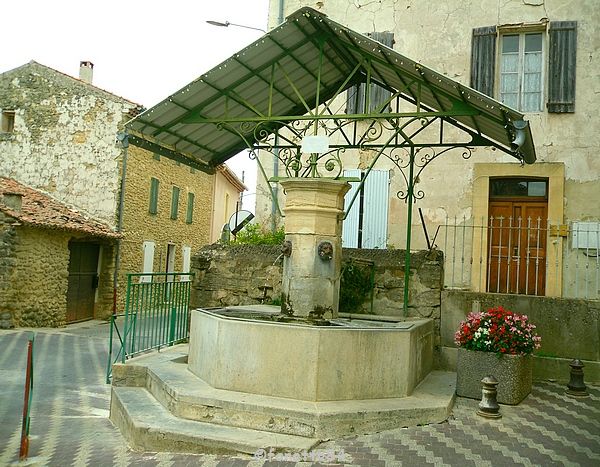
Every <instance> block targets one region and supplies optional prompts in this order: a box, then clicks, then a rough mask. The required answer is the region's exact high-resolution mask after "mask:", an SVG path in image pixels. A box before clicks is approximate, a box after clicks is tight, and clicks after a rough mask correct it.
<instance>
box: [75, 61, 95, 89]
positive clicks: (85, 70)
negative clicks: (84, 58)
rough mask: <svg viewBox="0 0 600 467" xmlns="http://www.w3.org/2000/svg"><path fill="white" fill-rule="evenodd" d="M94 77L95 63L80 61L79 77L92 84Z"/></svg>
mask: <svg viewBox="0 0 600 467" xmlns="http://www.w3.org/2000/svg"><path fill="white" fill-rule="evenodd" d="M93 77H94V64H93V63H92V62H79V79H80V80H81V81H85V82H86V83H88V84H92V79H93Z"/></svg>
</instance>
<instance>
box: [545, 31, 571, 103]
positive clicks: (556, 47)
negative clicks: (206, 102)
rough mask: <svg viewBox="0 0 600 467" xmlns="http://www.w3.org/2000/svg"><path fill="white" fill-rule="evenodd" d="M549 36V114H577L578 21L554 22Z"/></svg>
mask: <svg viewBox="0 0 600 467" xmlns="http://www.w3.org/2000/svg"><path fill="white" fill-rule="evenodd" d="M548 34H549V42H550V44H549V49H550V51H549V57H548V60H549V63H548V65H549V67H548V68H549V76H548V103H547V108H548V112H575V66H576V58H577V21H553V22H551V23H550V27H549V29H548Z"/></svg>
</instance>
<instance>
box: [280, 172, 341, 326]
mask: <svg viewBox="0 0 600 467" xmlns="http://www.w3.org/2000/svg"><path fill="white" fill-rule="evenodd" d="M280 183H281V186H282V188H283V190H284V191H285V193H286V204H285V209H284V212H285V240H286V245H287V248H285V249H284V250H286V251H285V253H284V260H283V278H282V304H281V311H282V312H283V313H285V314H288V315H293V316H296V317H301V318H310V319H316V320H318V319H330V318H337V315H338V301H339V291H340V271H341V263H342V221H343V214H344V195H345V194H346V192H347V191H348V190H349V189H350V184H349V183H348V182H346V181H341V180H332V179H326V178H294V179H285V180H281V181H280Z"/></svg>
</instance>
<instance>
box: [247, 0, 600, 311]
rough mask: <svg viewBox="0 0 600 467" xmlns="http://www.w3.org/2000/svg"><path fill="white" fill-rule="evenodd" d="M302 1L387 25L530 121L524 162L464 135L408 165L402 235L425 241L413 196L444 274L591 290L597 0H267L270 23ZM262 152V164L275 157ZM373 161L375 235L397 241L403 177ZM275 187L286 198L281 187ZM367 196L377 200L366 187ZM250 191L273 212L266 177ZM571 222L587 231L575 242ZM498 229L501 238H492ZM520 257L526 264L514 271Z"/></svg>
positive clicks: (596, 192)
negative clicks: (376, 175)
mask: <svg viewBox="0 0 600 467" xmlns="http://www.w3.org/2000/svg"><path fill="white" fill-rule="evenodd" d="M304 6H309V7H312V8H315V9H317V10H319V11H320V12H322V13H324V14H326V15H328V16H329V17H330V18H331V19H333V20H334V21H337V22H339V23H341V24H344V25H346V26H348V27H349V28H351V29H353V30H354V31H358V32H362V33H369V34H370V35H371V36H372V37H376V36H377V37H383V36H385V37H387V38H388V39H390V40H389V41H388V43H387V44H385V45H388V46H390V47H392V48H393V49H394V50H396V51H398V52H399V53H401V54H403V55H405V56H406V57H409V58H410V59H412V60H414V61H416V62H419V63H422V64H424V65H426V66H428V67H430V68H432V69H434V70H436V71H438V72H440V73H442V74H445V75H447V76H449V77H450V78H452V79H454V80H457V81H458V82H460V83H462V84H464V85H466V86H471V87H474V88H476V89H477V90H479V91H480V92H483V93H485V94H488V95H490V96H491V97H494V98H495V99H497V100H500V101H504V102H506V104H507V105H509V106H511V107H514V108H515V109H516V110H519V111H521V112H523V113H524V115H525V119H526V120H528V121H529V123H530V125H531V129H532V133H533V140H534V143H535V149H536V155H537V162H536V163H535V164H533V165H526V166H521V165H520V164H519V163H518V162H515V159H513V158H511V157H509V156H508V155H505V154H503V153H501V152H500V151H494V150H492V149H491V148H475V149H474V150H473V151H472V155H471V157H470V159H468V160H464V159H463V157H461V154H455V155H454V156H452V155H451V154H450V153H449V154H448V155H444V156H442V157H440V158H439V159H438V160H435V161H434V162H432V163H431V164H430V165H428V166H427V167H426V168H425V170H424V171H423V173H422V174H421V176H420V177H419V182H418V189H419V190H422V192H423V193H424V197H423V199H419V200H417V203H416V205H415V208H414V211H415V215H413V217H412V224H413V225H412V226H411V229H412V244H411V247H412V249H421V248H426V246H427V245H426V238H425V235H424V234H423V226H422V225H421V219H420V217H419V216H418V215H417V214H416V211H417V208H421V210H422V214H423V221H424V224H425V225H426V227H427V229H428V231H429V236H430V238H431V237H433V235H434V233H435V232H436V229H438V228H439V235H438V237H437V239H436V244H437V246H438V248H440V249H444V250H446V252H447V254H446V265H445V274H446V280H445V284H446V286H447V287H449V288H453V287H455V288H469V289H471V290H474V291H481V292H485V291H492V292H511V293H513V292H516V293H519V294H535V295H546V296H558V297H560V296H565V297H579V298H591V299H597V298H599V297H600V291H599V290H598V286H597V284H598V278H599V277H600V269H599V268H598V265H597V262H595V260H594V258H595V257H594V255H596V254H597V252H598V248H599V247H600V240H599V237H600V203H597V202H591V200H597V199H599V198H600V162H599V159H598V157H596V152H597V151H598V147H600V132H598V125H595V124H594V123H593V122H595V117H594V112H595V108H596V106H595V102H596V101H597V99H596V93H597V89H598V86H599V83H600V76H599V75H598V73H597V72H596V70H598V69H599V66H598V59H599V57H598V53H597V51H598V48H599V47H600V34H599V33H598V28H597V27H596V24H597V23H598V21H599V20H600V9H598V8H597V6H596V5H595V4H594V2H588V1H586V0H575V1H561V0H556V1H551V2H548V1H531V2H522V1H517V0H509V1H507V2H492V1H483V2H482V1H479V0H478V1H474V0H466V1H463V0H454V1H446V2H414V1H411V0H401V1H391V0H381V1H376V2H372V1H349V0H326V1H322V2H306V1H302V0H272V1H271V3H270V15H269V26H270V27H271V28H273V27H275V26H277V25H278V24H279V23H281V22H282V21H283V20H284V19H285V17H286V16H288V15H289V14H291V13H292V12H294V11H296V10H297V9H299V8H301V7H304ZM373 33H381V34H379V35H377V34H375V35H374V34H373ZM351 90H352V88H351V89H350V90H349V91H348V92H350V91H351ZM344 99H345V98H341V99H340V102H339V103H338V105H337V106H334V107H335V108H339V109H340V112H344V111H345V110H344V109H346V110H347V108H348V102H347V101H345V100H344ZM404 111H407V108H406V107H405V108H404ZM365 125H366V123H365ZM344 157H345V160H346V161H347V166H346V168H347V169H353V170H357V169H358V170H363V171H364V170H365V169H366V167H367V166H368V164H369V162H370V161H371V158H372V155H370V154H369V153H368V151H358V150H354V151H346V154H345V155H344ZM262 160H263V167H264V168H265V171H266V172H267V175H268V176H272V175H273V174H274V169H273V161H272V157H270V156H269V157H264V156H262ZM375 168H376V169H377V170H378V171H380V172H382V173H384V175H385V177H384V178H385V181H384V182H381V183H382V184H383V183H386V184H388V186H386V190H385V191H386V193H387V194H386V197H387V202H388V204H387V209H385V212H383V213H382V214H381V215H380V216H379V219H378V220H377V222H379V223H381V224H382V225H383V230H384V231H385V232H386V235H385V236H384V238H383V240H382V242H381V245H378V247H383V248H385V247H396V248H404V246H405V245H406V237H407V228H406V219H407V215H406V203H405V202H404V200H401V199H399V198H398V197H397V196H396V193H398V192H399V191H403V190H404V191H405V190H406V188H405V185H404V177H403V176H402V173H400V171H399V169H398V167H395V166H394V165H393V164H392V163H391V162H390V161H380V162H379V163H378V165H377V166H376V167H375ZM280 173H283V170H282V169H281V170H280ZM511 184H512V185H514V186H513V187H512V188H511V186H510V185H511ZM538 184H539V187H538ZM538 188H539V191H536V190H537V189H538ZM505 189H506V190H509V191H510V190H511V189H514V190H524V191H523V192H520V191H519V192H510V193H509V191H507V192H502V190H505ZM528 190H529V191H528ZM509 194H511V195H514V196H508V195H509ZM278 196H279V198H280V201H279V204H280V205H284V200H283V198H284V195H283V193H282V191H281V190H279V193H278ZM369 202H376V203H378V202H379V201H378V200H375V201H370V200H368V199H365V203H369ZM256 203H257V205H256V217H257V221H258V222H260V223H262V224H264V225H270V224H271V220H272V218H273V217H277V214H276V212H275V211H274V210H273V204H272V202H271V199H270V195H269V192H268V190H267V189H266V183H265V182H264V180H259V181H258V186H257V202H256ZM538 219H539V223H538ZM530 220H531V223H530V224H529V222H530ZM500 222H503V223H504V224H503V225H502V226H501V225H500V224H499V223H500ZM507 225H509V227H508V229H509V230H506V229H507ZM501 229H504V230H501ZM581 229H583V230H581ZM500 232H502V233H501V234H500ZM516 232H526V234H523V235H522V236H519V235H518V234H517V233H516ZM578 232H579V238H583V239H584V240H585V241H583V242H580V243H576V240H575V237H577V235H578ZM582 232H583V235H582ZM538 235H539V238H537V237H538ZM500 236H502V238H503V239H504V240H503V241H504V243H503V244H498V241H499V240H495V238H499V237H500ZM528 236H529V239H527V237H528ZM507 237H511V240H507ZM509 241H510V242H511V243H510V244H508V243H507V242H509ZM521 241H523V242H526V243H527V244H526V245H525V244H523V245H521V244H520V243H519V242H521ZM453 242H454V243H453ZM490 247H491V250H490ZM453 249H454V250H455V254H453V252H452V251H451V250H453ZM508 250H510V251H508ZM490 251H492V252H490ZM494 251H497V253H493V252H494ZM532 255H534V256H535V261H534V260H531V259H530V256H532ZM498 257H500V259H498ZM517 263H518V264H521V265H522V266H523V267H522V268H521V270H520V271H516V270H515V266H514V264H517ZM471 265H474V266H473V267H472V266H471ZM528 265H530V266H531V267H530V266H528ZM496 266H498V271H495V269H496ZM526 267H527V268H528V269H529V274H530V275H533V276H532V278H530V277H527V278H526V279H525V281H528V282H527V285H526V286H525V287H523V286H522V284H521V285H519V284H516V285H514V284H512V282H511V280H513V281H514V278H515V277H517V274H520V277H521V278H522V277H523V275H524V274H525V273H524V272H523V271H525V268H526ZM511 268H512V269H511ZM509 270H510V271H512V277H513V279H511V272H507V271H509ZM575 271H578V272H577V273H576V272H575ZM496 281H498V286H497V287H496V288H494V287H493V285H494V284H492V283H495V282H496ZM504 284H506V285H504ZM524 288H525V289H528V290H524Z"/></svg>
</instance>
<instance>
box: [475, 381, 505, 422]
mask: <svg viewBox="0 0 600 467" xmlns="http://www.w3.org/2000/svg"><path fill="white" fill-rule="evenodd" d="M481 384H482V389H481V402H480V403H479V410H478V411H477V415H480V416H481V417H485V418H500V417H502V414H501V413H500V406H499V405H498V401H497V400H496V396H497V395H498V389H497V388H496V386H498V380H497V379H496V378H494V377H493V376H486V377H485V378H483V379H482V380H481Z"/></svg>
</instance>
